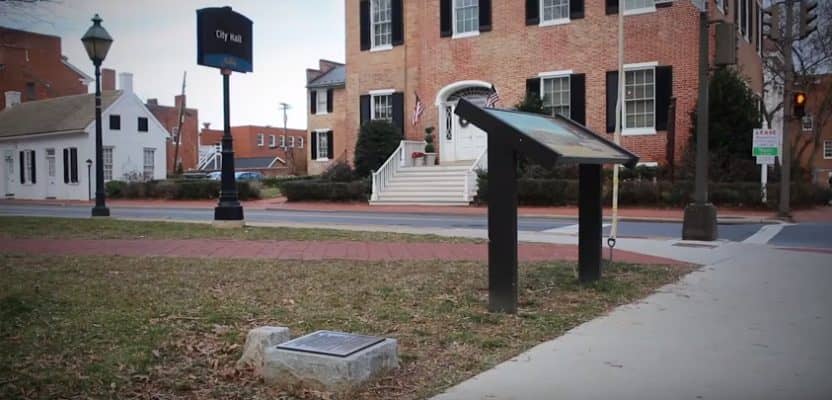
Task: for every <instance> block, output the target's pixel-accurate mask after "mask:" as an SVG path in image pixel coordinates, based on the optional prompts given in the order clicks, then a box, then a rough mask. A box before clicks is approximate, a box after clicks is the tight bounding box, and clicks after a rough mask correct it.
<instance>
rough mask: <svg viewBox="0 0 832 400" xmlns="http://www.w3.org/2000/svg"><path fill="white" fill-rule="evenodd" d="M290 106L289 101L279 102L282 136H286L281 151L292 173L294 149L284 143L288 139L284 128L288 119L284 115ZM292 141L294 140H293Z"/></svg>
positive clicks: (287, 133) (287, 132)
mask: <svg viewBox="0 0 832 400" xmlns="http://www.w3.org/2000/svg"><path fill="white" fill-rule="evenodd" d="M289 108H290V106H289V103H283V102H281V103H280V110H282V111H283V137H284V138H286V139H285V141H284V142H283V152H284V153H286V162H287V163H291V165H290V166H289V172H290V173H291V174H293V175H294V173H295V149H294V148H292V149H291V150H290V149H289V148H288V147H287V146H286V143H287V142H288V141H289V130H288V128H286V122H287V121H288V117H287V116H286V111H288V110H289ZM293 143H294V141H293Z"/></svg>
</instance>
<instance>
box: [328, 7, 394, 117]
mask: <svg viewBox="0 0 832 400" xmlns="http://www.w3.org/2000/svg"><path fill="white" fill-rule="evenodd" d="M390 2H391V0H372V2H371V4H372V10H371V11H370V14H371V15H372V27H373V35H372V38H373V43H372V47H373V48H383V47H390V46H392V43H393V24H392V21H393V17H392V13H391V8H390ZM320 98H321V95H320V93H318V102H319V103H320V101H321V100H320ZM324 99H326V97H324ZM320 109H321V108H320V105H319V106H318V110H320ZM324 111H326V100H324Z"/></svg>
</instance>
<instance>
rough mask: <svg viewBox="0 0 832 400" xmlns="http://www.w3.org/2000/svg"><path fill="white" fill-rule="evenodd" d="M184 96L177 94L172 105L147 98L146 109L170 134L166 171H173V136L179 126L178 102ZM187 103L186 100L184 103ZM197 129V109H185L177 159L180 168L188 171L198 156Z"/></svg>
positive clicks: (193, 165)
mask: <svg viewBox="0 0 832 400" xmlns="http://www.w3.org/2000/svg"><path fill="white" fill-rule="evenodd" d="M183 100H184V98H183V97H182V96H181V95H179V96H176V97H175V98H174V103H175V105H174V106H163V105H159V104H158V103H156V104H153V103H154V101H155V99H153V100H148V104H147V109H148V110H150V112H151V113H153V115H154V116H155V117H156V119H158V120H159V122H161V123H162V126H164V127H165V129H167V130H168V132H169V133H170V134H171V140H169V141H168V144H167V158H168V160H167V171H168V174H172V173H174V172H175V171H174V168H175V167H174V165H173V157H174V152H175V148H176V145H175V141H174V140H175V138H174V137H173V135H174V132H176V128H177V127H178V126H179V121H178V118H179V104H180V102H181V101H183ZM185 104H187V101H186V103H185ZM198 129H199V110H197V109H194V108H186V109H185V118H184V121H183V123H182V138H181V139H180V142H179V159H180V160H181V162H182V169H183V170H184V171H189V170H193V169H196V167H197V165H196V164H197V161H198V158H199V150H198V145H197V133H198Z"/></svg>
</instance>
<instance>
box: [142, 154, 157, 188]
mask: <svg viewBox="0 0 832 400" xmlns="http://www.w3.org/2000/svg"><path fill="white" fill-rule="evenodd" d="M155 159H156V149H144V180H146V181H149V180H151V179H153V173H154V168H153V167H154V166H155V165H156V163H155V162H154V161H155Z"/></svg>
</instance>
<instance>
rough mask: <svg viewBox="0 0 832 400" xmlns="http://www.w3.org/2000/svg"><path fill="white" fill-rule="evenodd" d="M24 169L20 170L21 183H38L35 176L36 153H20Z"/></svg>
mask: <svg viewBox="0 0 832 400" xmlns="http://www.w3.org/2000/svg"><path fill="white" fill-rule="evenodd" d="M20 157H21V161H22V163H23V168H22V169H21V170H20V183H36V182H37V177H36V176H35V151H34V150H23V151H21V152H20Z"/></svg>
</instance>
